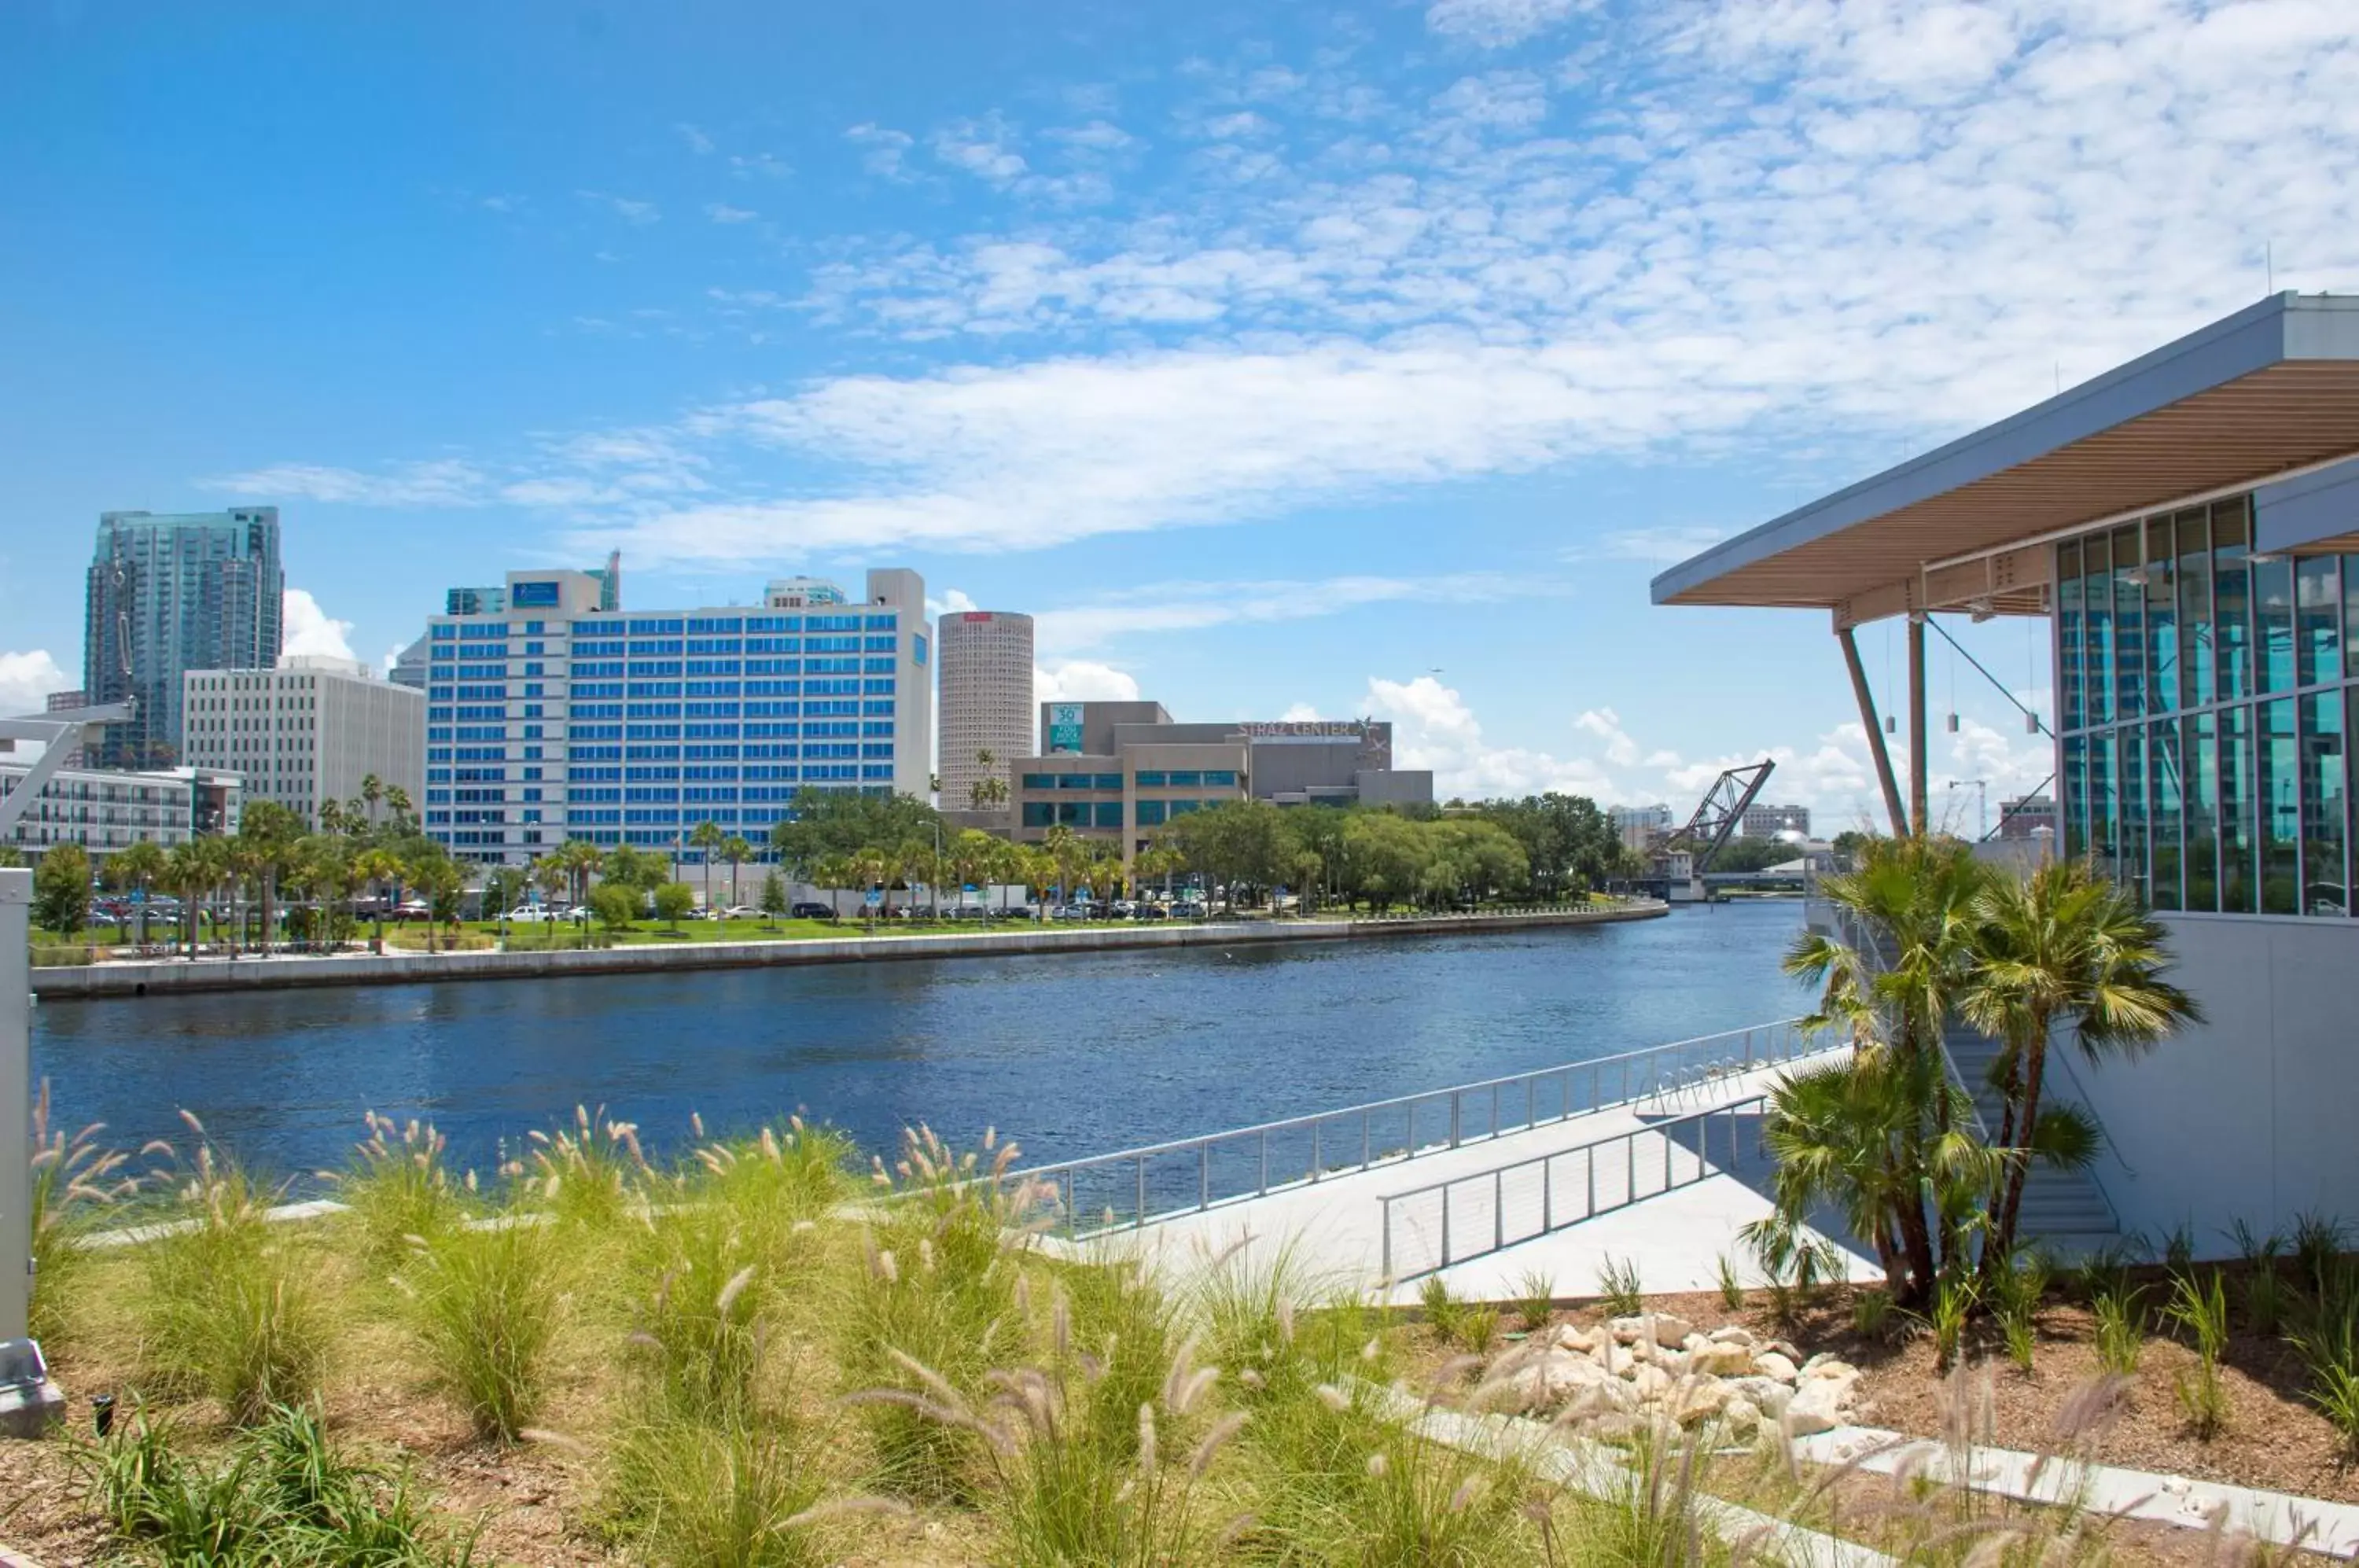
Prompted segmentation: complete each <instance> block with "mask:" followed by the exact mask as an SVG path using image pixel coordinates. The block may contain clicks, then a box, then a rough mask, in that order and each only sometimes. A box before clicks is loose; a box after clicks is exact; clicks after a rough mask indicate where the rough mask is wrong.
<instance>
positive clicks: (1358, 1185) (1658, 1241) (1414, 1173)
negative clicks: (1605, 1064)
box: [1049, 1053, 1878, 1302]
mask: <svg viewBox="0 0 2359 1568" xmlns="http://www.w3.org/2000/svg"><path fill="white" fill-rule="evenodd" d="M1803 1060H1804V1061H1805V1062H1811V1061H1826V1060H1832V1053H1828V1054H1825V1055H1821V1056H1818V1057H1811V1058H1805V1059H1803ZM1785 1070H1786V1069H1785V1067H1784V1066H1782V1065H1781V1066H1776V1067H1766V1068H1758V1069H1756V1070H1755V1071H1753V1072H1751V1073H1735V1074H1731V1075H1730V1076H1728V1077H1725V1078H1722V1079H1719V1080H1717V1081H1715V1082H1713V1083H1709V1084H1706V1085H1699V1086H1691V1087H1690V1088H1688V1089H1686V1090H1684V1091H1682V1092H1680V1093H1677V1094H1665V1095H1661V1096H1657V1097H1654V1098H1650V1099H1647V1100H1645V1101H1641V1102H1639V1103H1637V1104H1635V1105H1618V1106H1614V1107H1611V1108H1609V1109H1605V1110H1602V1111H1596V1112H1593V1113H1590V1114H1588V1115H1585V1116H1575V1117H1573V1118H1571V1119H1570V1120H1567V1121H1562V1122H1551V1123H1549V1124H1547V1125H1546V1126H1543V1127H1538V1128H1533V1129H1528V1130H1525V1131H1520V1132H1512V1133H1508V1134H1506V1136H1504V1137H1501V1138H1484V1139H1482V1140H1480V1141H1478V1142H1473V1143H1468V1144H1465V1145H1463V1146H1462V1147H1460V1148H1458V1149H1446V1150H1440V1151H1436V1152H1433V1153H1429V1154H1423V1155H1420V1156H1419V1157H1418V1158H1416V1159H1414V1160H1394V1161H1391V1162H1389V1163H1386V1164H1383V1165H1379V1166H1376V1167H1375V1168H1374V1169H1372V1170H1367V1171H1351V1172H1348V1173H1343V1174H1338V1175H1332V1176H1328V1177H1325V1178H1323V1179H1321V1180H1320V1181H1315V1182H1314V1181H1303V1182H1298V1183H1295V1184H1293V1185H1290V1186H1287V1187H1283V1188H1279V1189H1277V1190H1274V1191H1272V1192H1270V1193H1269V1194H1268V1195H1266V1196H1263V1197H1252V1198H1245V1199H1242V1200H1238V1201H1236V1202H1233V1203H1224V1204H1220V1205H1216V1206H1214V1207H1212V1208H1210V1209H1206V1210H1202V1211H1189V1212H1186V1213H1183V1214H1176V1215H1173V1216H1171V1217H1169V1218H1166V1219H1160V1220H1157V1221H1155V1222H1153V1223H1151V1224H1149V1225H1146V1226H1144V1227H1141V1228H1139V1229H1136V1230H1129V1231H1117V1232H1114V1233H1112V1235H1110V1236H1108V1237H1106V1238H1105V1240H1104V1241H1103V1242H1102V1243H1100V1244H1099V1245H1101V1246H1110V1247H1120V1248H1127V1247H1138V1248H1139V1249H1140V1250H1141V1252H1142V1253H1143V1255H1145V1256H1147V1257H1148V1258H1151V1259H1152V1260H1153V1261H1154V1263H1155V1265H1156V1266H1157V1267H1158V1269H1163V1270H1165V1271H1166V1272H1167V1274H1168V1275H1169V1277H1171V1278H1174V1279H1184V1278H1185V1277H1187V1276H1188V1275H1190V1274H1192V1273H1193V1272H1194V1271H1195V1270H1197V1269H1201V1267H1202V1265H1203V1262H1204V1260H1205V1259H1207V1258H1214V1257H1226V1256H1228V1255H1229V1254H1230V1253H1231V1249H1232V1248H1235V1249H1237V1250H1236V1253H1235V1256H1234V1259H1233V1261H1232V1264H1231V1266H1232V1267H1233V1268H1235V1269H1239V1270H1240V1271H1243V1272H1246V1273H1251V1272H1256V1271H1259V1270H1262V1269H1268V1268H1270V1267H1273V1266H1275V1265H1276V1264H1277V1262H1278V1260H1279V1259H1280V1258H1283V1259H1284V1260H1285V1263H1286V1266H1287V1267H1288V1269H1291V1270H1293V1271H1294V1272H1295V1273H1296V1274H1298V1275H1299V1285H1298V1288H1299V1290H1303V1291H1305V1292H1307V1293H1311V1294H1329V1293H1332V1292H1335V1291H1339V1290H1350V1291H1364V1292H1371V1293H1373V1292H1375V1290H1377V1288H1378V1287H1379V1286H1380V1285H1381V1284H1382V1283H1383V1281H1384V1278H1385V1255H1386V1238H1385V1230H1386V1223H1385V1204H1384V1203H1382V1202H1381V1201H1380V1200H1382V1199H1383V1198H1385V1197H1386V1196H1387V1195H1398V1194H1403V1193H1417V1192H1419V1190H1420V1189H1430V1188H1433V1187H1434V1186H1435V1185H1436V1184H1437V1183H1440V1182H1443V1181H1453V1180H1459V1179H1464V1178H1473V1177H1478V1176H1480V1175H1481V1174H1482V1173H1484V1172H1488V1171H1493V1170H1495V1169H1496V1168H1498V1167H1501V1166H1505V1165H1508V1164H1511V1163H1513V1162H1516V1161H1520V1160H1535V1159H1537V1157H1539V1156H1544V1155H1556V1156H1558V1158H1556V1159H1555V1160H1551V1161H1549V1164H1548V1166H1547V1167H1546V1169H1547V1171H1548V1173H1549V1175H1548V1190H1547V1192H1546V1193H1545V1194H1544V1193H1543V1189H1542V1186H1541V1175H1540V1171H1541V1170H1542V1167H1541V1166H1539V1165H1538V1164H1533V1165H1529V1166H1526V1167H1525V1168H1524V1169H1522V1170H1520V1171H1515V1172H1512V1173H1509V1174H1506V1175H1504V1176H1502V1177H1501V1178H1500V1179H1499V1181H1497V1182H1492V1181H1480V1180H1477V1181H1462V1184H1461V1185H1459V1186H1457V1187H1455V1188H1453V1189H1452V1190H1451V1198H1450V1219H1451V1232H1452V1248H1451V1251H1452V1256H1454V1257H1456V1258H1461V1259H1462V1261H1459V1262H1457V1263H1455V1264H1453V1265H1451V1267H1449V1268H1446V1269H1440V1271H1439V1272H1440V1275H1441V1278H1442V1279H1444V1280H1446V1281H1447V1282H1448V1283H1449V1285H1450V1288H1451V1294H1453V1295H1456V1296H1459V1297H1461V1298H1463V1299H1468V1300H1476V1301H1484V1300H1488V1301H1503V1300H1506V1299H1510V1298H1512V1297H1514V1296H1517V1295H1519V1294H1521V1293H1522V1290H1523V1284H1524V1280H1525V1277H1526V1276H1527V1274H1532V1273H1540V1274H1546V1275H1548V1276H1549V1278H1550V1279H1553V1280H1554V1282H1555V1293H1556V1294H1557V1295H1558V1296H1560V1297H1571V1296H1589V1295H1594V1294H1596V1293H1597V1292H1598V1274H1599V1270H1600V1269H1602V1268H1603V1265H1604V1263H1605V1261H1606V1260H1607V1259H1608V1258H1612V1259H1613V1260H1614V1261H1615V1262H1617V1263H1621V1262H1626V1263H1628V1264H1630V1265H1632V1266H1634V1267H1636V1269H1637V1270H1638V1275H1639V1279H1640V1282H1641V1285H1642V1287H1643V1288H1644V1289H1645V1290H1647V1291H1649V1292H1659V1291H1666V1290H1706V1289H1710V1288H1711V1287H1712V1286H1713V1285H1714V1284H1716V1283H1717V1281H1718V1279H1719V1267H1720V1260H1721V1258H1723V1256H1726V1257H1728V1258H1730V1259H1731V1260H1732V1261H1734V1262H1736V1263H1738V1265H1739V1269H1740V1273H1741V1274H1742V1275H1743V1277H1744V1278H1745V1281H1746V1283H1747V1284H1753V1283H1757V1282H1758V1275H1757V1271H1756V1270H1755V1269H1752V1268H1751V1266H1750V1264H1749V1262H1747V1261H1746V1260H1745V1258H1744V1256H1743V1254H1744V1249H1743V1248H1742V1247H1740V1246H1739V1245H1738V1243H1737V1241H1736V1231H1737V1229H1738V1227H1740V1226H1742V1225H1745V1224H1747V1223H1749V1222H1751V1221H1753V1220H1756V1219H1759V1218H1761V1217H1763V1216H1764V1215H1766V1214H1768V1213H1769V1212H1770V1203H1769V1200H1768V1199H1767V1197H1766V1196H1765V1195H1764V1194H1763V1192H1762V1191H1761V1188H1762V1187H1763V1186H1764V1185H1766V1181H1767V1174H1768V1162H1767V1159H1766V1158H1765V1157H1763V1156H1762V1155H1761V1154H1760V1153H1759V1151H1758V1147H1757V1144H1758V1132H1757V1127H1758V1119H1757V1116H1752V1115H1741V1116H1738V1117H1736V1118H1734V1119H1732V1118H1730V1117H1725V1116H1714V1117H1712V1118H1711V1119H1710V1121H1709V1123H1708V1124H1707V1133H1706V1136H1707V1138H1708V1141H1709V1144H1710V1155H1709V1164H1708V1165H1706V1166H1701V1167H1700V1166H1699V1164H1698V1161H1697V1158H1696V1153H1695V1149H1694V1143H1695V1126H1694V1124H1693V1123H1685V1124H1682V1125H1681V1127H1680V1129H1679V1130H1680V1137H1679V1138H1678V1139H1677V1140H1676V1141H1675V1140H1674V1138H1669V1137H1666V1136H1664V1135H1663V1134H1662V1133H1659V1132H1655V1131H1652V1130H1650V1129H1651V1128H1652V1127H1654V1126H1655V1125H1656V1124H1658V1123H1660V1122H1663V1121H1664V1120H1666V1119H1668V1118H1681V1117H1687V1116H1693V1115H1694V1114H1695V1113H1698V1112H1701V1111H1704V1110H1707V1109H1710V1108H1713V1107H1718V1106H1726V1105H1734V1104H1737V1103H1739V1102H1743V1101H1745V1100H1747V1099H1750V1098H1752V1097H1754V1096H1756V1095H1759V1094H1762V1093H1764V1092H1765V1091H1766V1090H1767V1088H1768V1087H1769V1086H1770V1085H1771V1084H1772V1083H1775V1082H1776V1081H1777V1076H1778V1074H1779V1073H1782V1072H1784V1071H1785ZM1732 1131H1733V1132H1734V1135H1735V1138H1736V1144H1737V1149H1738V1164H1737V1166H1736V1168H1735V1171H1734V1173H1733V1174H1732V1173H1729V1171H1728V1158H1729V1156H1728V1149H1729V1139H1730V1137H1731V1134H1732ZM1624 1135H1635V1136H1633V1137H1626V1138H1625V1136H1624ZM1603 1140H1616V1141H1612V1142H1604V1141H1603ZM1601 1145H1602V1147H1598V1148H1595V1149H1593V1152H1592V1153H1588V1154H1582V1153H1571V1154H1567V1153H1565V1152H1564V1151H1567V1150H1574V1149H1580V1148H1582V1146H1601ZM1592 1168H1593V1169H1592ZM1666 1171H1669V1175H1670V1177H1671V1179H1672V1181H1674V1183H1677V1185H1675V1186H1674V1187H1673V1189H1672V1190H1670V1191H1668V1192H1664V1191H1662V1188H1663V1181H1664V1175H1665V1172H1666ZM1634 1176H1635V1178H1636V1192H1637V1193H1638V1195H1639V1196H1638V1200H1637V1201H1636V1203H1627V1206H1624V1207H1615V1206H1614V1205H1616V1204H1622V1203H1626V1201H1627V1199H1628V1196H1629V1194H1630V1192H1631V1190H1632V1179H1633V1177H1634ZM1592 1182H1594V1188H1592ZM1592 1191H1594V1193H1595V1199H1596V1207H1597V1209H1598V1210H1599V1211H1601V1212H1599V1213H1598V1214H1597V1217H1595V1218H1593V1219H1588V1220H1583V1221H1581V1222H1580V1223H1577V1224H1572V1225H1569V1226H1564V1227H1563V1228H1558V1229H1554V1230H1551V1231H1549V1232H1548V1233H1546V1234H1541V1235H1534V1234H1532V1233H1534V1232H1535V1231H1537V1230H1538V1228H1539V1226H1540V1225H1541V1223H1542V1221H1543V1220H1544V1219H1554V1220H1556V1221H1558V1222H1559V1223H1560V1225H1561V1222H1562V1221H1563V1220H1564V1219H1565V1218H1567V1217H1570V1216H1577V1215H1580V1214H1584V1213H1588V1212H1591V1210H1590V1205H1589V1198H1590V1195H1591V1192H1592ZM1649 1194H1659V1195H1649ZM1495 1199H1496V1200H1497V1201H1498V1205H1499V1207H1498V1211H1497V1213H1496V1214H1495V1205H1494V1200H1495ZM1439 1216H1440V1193H1439V1192H1424V1193H1422V1194H1421V1195H1419V1196H1416V1197H1411V1198H1407V1199H1403V1200H1402V1201H1400V1202H1398V1203H1396V1204H1395V1205H1394V1214H1393V1220H1392V1226H1391V1229H1392V1271H1393V1273H1394V1275H1395V1276H1397V1277H1398V1279H1400V1282H1398V1283H1396V1284H1394V1285H1393V1286H1392V1288H1391V1290H1390V1291H1389V1293H1388V1296H1387V1299H1388V1300H1391V1301H1401V1302H1413V1301H1416V1300H1417V1297H1418V1293H1419V1290H1420V1288H1421V1286H1422V1282H1423V1281H1422V1279H1421V1278H1419V1276H1421V1275H1422V1274H1424V1273H1425V1272H1429V1271H1430V1266H1431V1264H1432V1263H1433V1262H1434V1261H1436V1260H1438V1258H1439V1256H1440V1254H1439V1250H1438V1248H1439V1242H1440V1223H1439ZM1502 1233H1504V1234H1505V1235H1506V1236H1508V1237H1510V1238H1512V1237H1513V1236H1517V1235H1518V1234H1521V1235H1525V1236H1528V1237H1529V1239H1527V1240H1523V1241H1520V1242H1514V1243H1513V1244H1512V1245H1509V1246H1507V1247H1504V1248H1501V1249H1498V1250H1495V1251H1485V1252H1484V1255H1483V1256H1480V1257H1471V1258H1470V1257H1468V1256H1467V1255H1468V1254H1469V1253H1470V1252H1472V1251H1473V1250H1475V1249H1476V1248H1478V1247H1482V1248H1487V1247H1489V1246H1490V1243H1491V1241H1492V1239H1493V1238H1494V1237H1495V1236H1498V1235H1500V1234H1502ZM1241 1238H1242V1241H1241ZM1049 1245H1050V1246H1053V1247H1066V1246H1068V1245H1071V1244H1065V1243H1050V1244H1049ZM1081 1245H1082V1247H1084V1248H1085V1247H1088V1246H1089V1245H1090V1244H1088V1243H1083V1244H1081ZM1846 1257H1847V1258H1849V1259H1850V1263H1851V1269H1850V1273H1851V1277H1852V1278H1854V1279H1863V1280H1869V1279H1876V1278H1878V1275H1877V1273H1876V1270H1875V1265H1874V1264H1873V1262H1872V1261H1870V1260H1869V1259H1866V1258H1857V1257H1854V1256H1852V1255H1849V1254H1846Z"/></svg>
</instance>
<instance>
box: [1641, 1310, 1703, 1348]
mask: <svg viewBox="0 0 2359 1568" xmlns="http://www.w3.org/2000/svg"><path fill="white" fill-rule="evenodd" d="M1647 1318H1648V1319H1649V1320H1650V1321H1651V1322H1652V1323H1654V1325H1655V1343H1656V1344H1657V1345H1685V1344H1686V1343H1687V1342H1688V1335H1690V1334H1693V1333H1695V1324H1693V1323H1690V1322H1688V1320H1687V1319H1685V1318H1675V1317H1673V1316H1672V1315H1671V1314H1670V1313H1669V1312H1649V1313H1647Z"/></svg>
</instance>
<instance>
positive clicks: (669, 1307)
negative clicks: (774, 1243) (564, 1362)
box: [631, 1203, 772, 1424]
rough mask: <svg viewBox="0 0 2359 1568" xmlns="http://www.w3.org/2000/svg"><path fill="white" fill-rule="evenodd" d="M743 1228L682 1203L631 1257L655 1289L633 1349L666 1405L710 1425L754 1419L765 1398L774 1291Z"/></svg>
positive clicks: (640, 1310)
mask: <svg viewBox="0 0 2359 1568" xmlns="http://www.w3.org/2000/svg"><path fill="white" fill-rule="evenodd" d="M736 1220H737V1216H736V1214H734V1212H733V1211H732V1210H731V1209H730V1208H728V1207H726V1206H723V1205H720V1204H715V1203H684V1204H679V1205H675V1206H673V1207H671V1208H670V1209H669V1210H668V1211H667V1212H666V1213H665V1214H662V1215H661V1216H660V1217H658V1218H652V1219H651V1222H650V1225H649V1227H648V1230H647V1234H645V1235H644V1236H640V1237H637V1238H635V1241H634V1245H633V1249H632V1253H633V1258H634V1260H635V1261H636V1264H637V1266H638V1267H637V1270H636V1274H637V1277H638V1278H640V1279H653V1280H655V1288H654V1289H653V1290H651V1291H650V1292H649V1293H648V1295H647V1297H646V1298H645V1299H644V1300H643V1301H641V1302H640V1303H639V1304H638V1306H637V1308H636V1319H637V1332H636V1334H633V1336H632V1339H631V1344H632V1345H633V1346H634V1347H635V1349H636V1350H638V1351H642V1352H644V1355H643V1356H640V1357H639V1359H640V1360H641V1361H642V1364H643V1365H644V1366H645V1367H646V1368H647V1371H648V1373H649V1374H650V1376H651V1377H652V1378H653V1380H654V1382H655V1385H656V1388H657V1389H658V1393H659V1395H660V1397H661V1399H662V1400H663V1401H664V1403H665V1404H666V1405H667V1406H668V1407H669V1409H670V1410H672V1411H673V1412H674V1413H675V1414H677V1415H679V1416H680V1417H681V1418H683V1419H686V1420H690V1421H703V1422H706V1423H708V1424H726V1423H729V1422H734V1421H750V1420H753V1419H754V1418H755V1416H756V1401H757V1399H758V1398H759V1396H760V1393H761V1377H762V1369H763V1368H762V1363H763V1349H764V1345H765V1342H766V1337H767V1330H766V1316H767V1312H768V1309H769V1306H770V1303H771V1299H772V1292H771V1290H770V1289H769V1286H768V1277H767V1276H766V1274H765V1272H764V1269H763V1268H762V1265H761V1263H760V1262H759V1260H758V1259H757V1258H756V1257H755V1255H754V1252H753V1249H752V1247H750V1246H749V1245H748V1244H747V1240H746V1237H745V1232H744V1231H743V1230H742V1229H741V1228H740V1226H739V1225H738V1224H737V1223H736Z"/></svg>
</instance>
